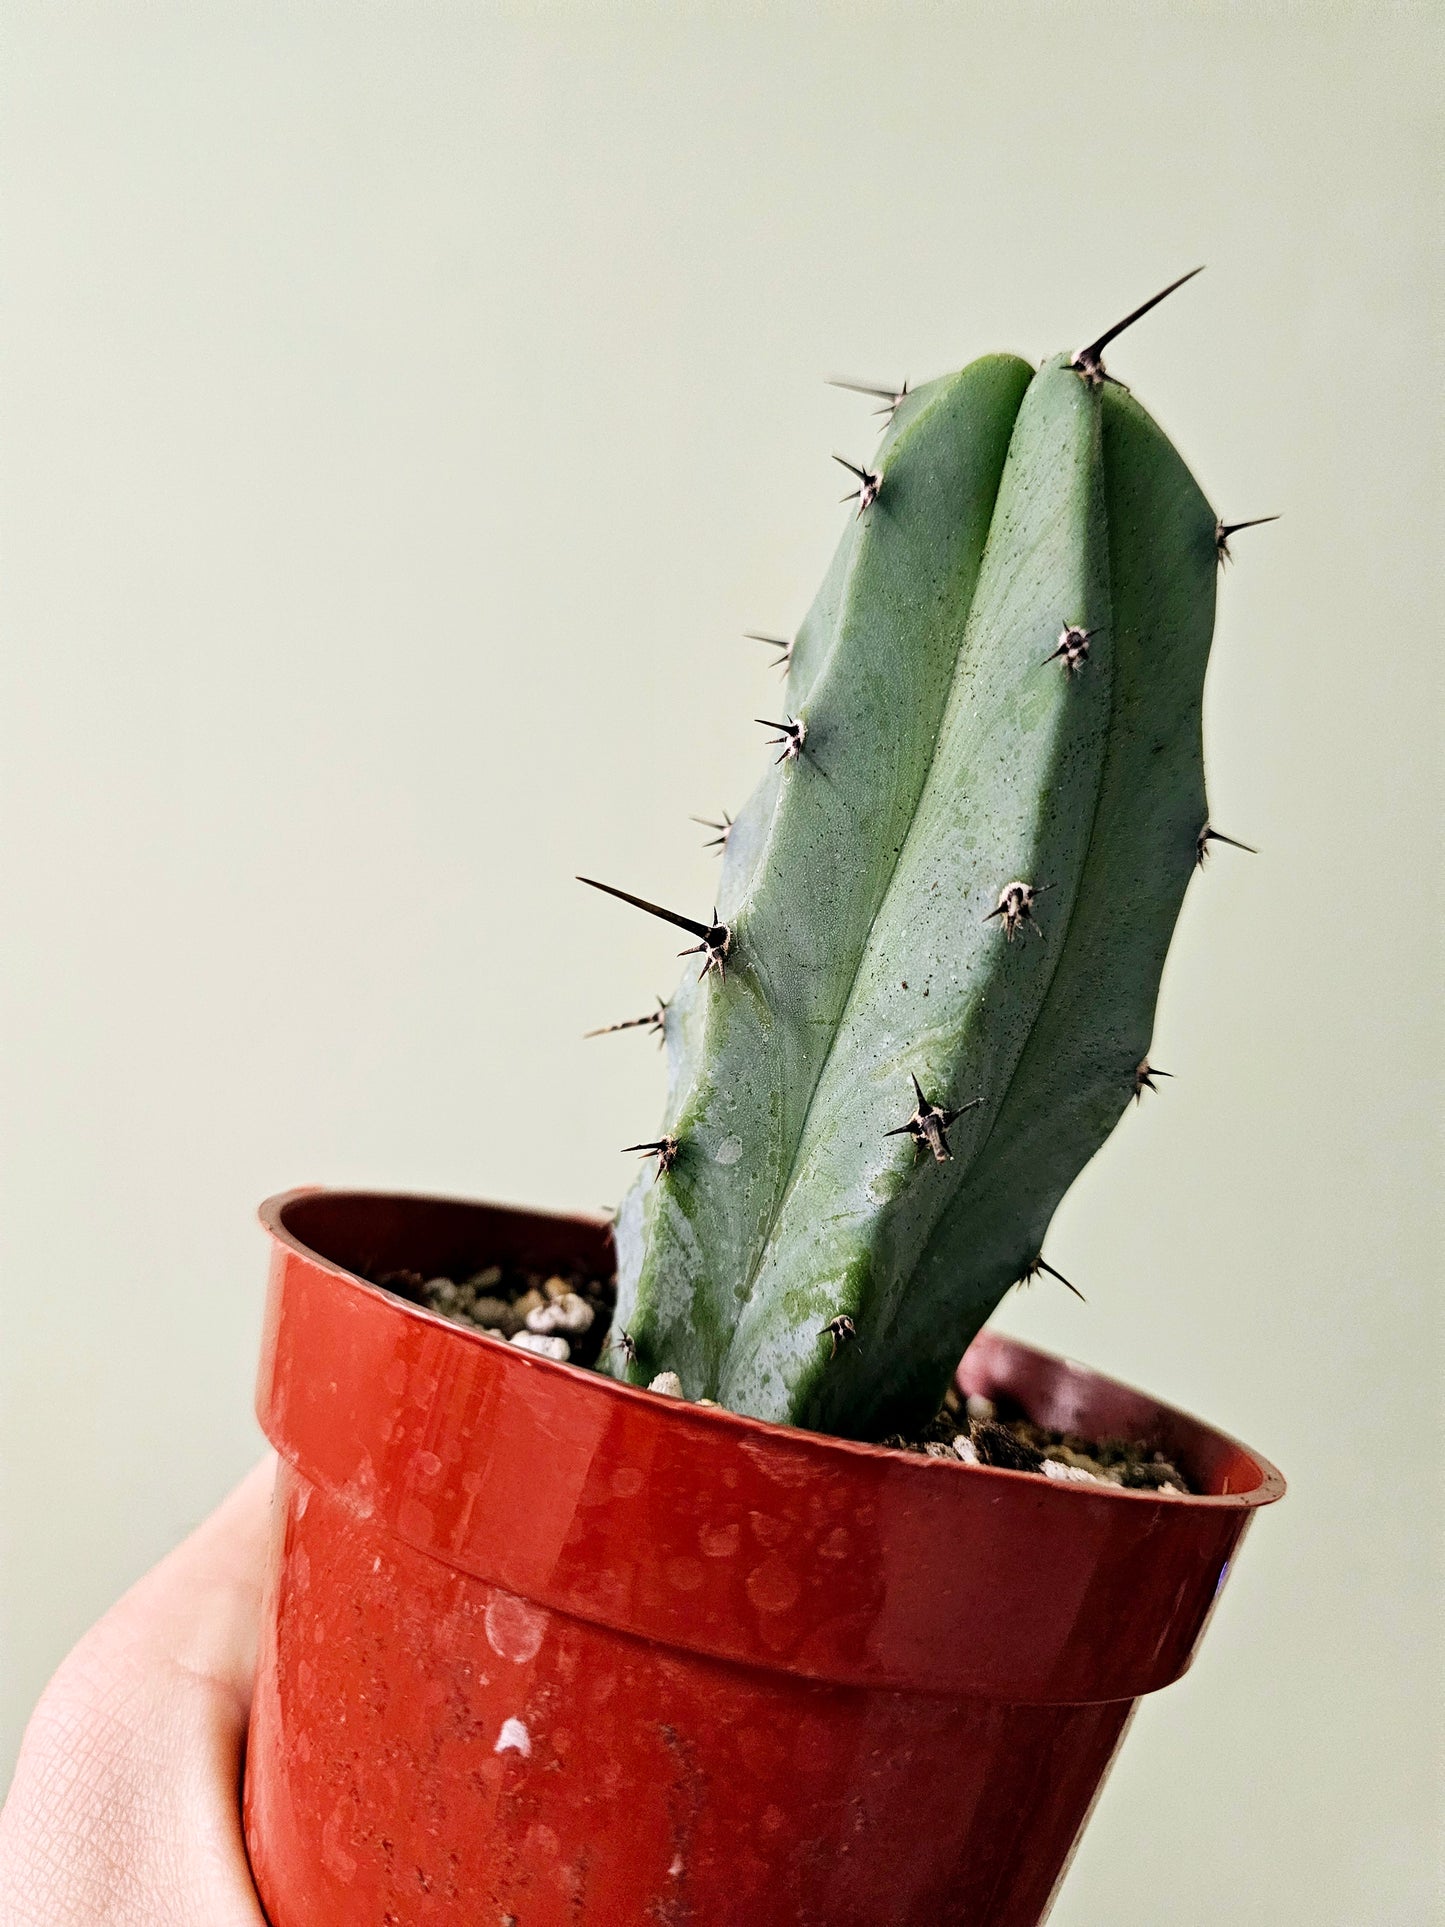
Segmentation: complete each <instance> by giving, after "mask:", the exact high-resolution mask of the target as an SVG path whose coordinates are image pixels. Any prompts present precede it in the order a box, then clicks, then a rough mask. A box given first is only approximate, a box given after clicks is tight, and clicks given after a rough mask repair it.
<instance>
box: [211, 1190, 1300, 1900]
mask: <svg viewBox="0 0 1445 1927" xmlns="http://www.w3.org/2000/svg"><path fill="white" fill-rule="evenodd" d="M262 1215H263V1218H264V1221H265V1223H266V1225H267V1227H268V1229H269V1230H270V1232H271V1235H272V1238H273V1240H274V1252H273V1264H272V1271H271V1286H270V1298H269V1306H268V1317H267V1326H266V1338H265V1347H264V1354H263V1358H262V1363H261V1372H260V1384H259V1394H258V1399H259V1410H260V1415H261V1420H262V1423H263V1424H264V1426H265V1429H266V1431H267V1433H268V1434H269V1435H270V1437H271V1439H272V1441H273V1442H274V1443H275V1445H276V1446H277V1448H278V1450H279V1452H280V1454H281V1461H282V1463H281V1468H280V1472H279V1475H278V1480H277V1492H276V1506H275V1524H274V1539H273V1543H272V1553H271V1563H270V1572H269V1578H268V1588H267V1602H266V1607H265V1619H264V1629H263V1638H262V1650H261V1659H260V1667H259V1672H258V1678H257V1688H256V1696H255V1702H254V1708H253V1712H252V1716H251V1734H250V1744H249V1748H248V1757H247V1769H246V1832H247V1841H248V1845H249V1850H250V1854H251V1860H252V1865H253V1867H254V1870H255V1875H256V1880H257V1883H258V1886H259V1888H260V1893H261V1898H262V1901H263V1903H264V1905H265V1908H266V1910H267V1912H268V1914H269V1916H270V1919H271V1921H272V1923H273V1927H503V1924H504V1923H507V1922H512V1923H514V1924H515V1927H578V1923H582V1924H584V1927H645V1923H649V1922H657V1923H663V1924H664V1927H684V1923H687V1924H689V1927H964V1923H968V1924H969V1927H1032V1924H1033V1923H1035V1922H1037V1921H1040V1920H1042V1918H1043V1917H1044V1915H1045V1913H1046V1912H1047V1910H1048V1907H1049V1903H1050V1900H1051V1897H1052V1896H1053V1894H1054V1892H1055V1891H1056V1888H1057V1886H1058V1883H1059V1880H1060V1878H1061V1876H1062V1873H1063V1870H1064V1868H1065V1866H1066V1865H1067V1863H1068V1859H1069V1856H1070V1853H1071V1851H1072V1849H1073V1847H1074V1844H1075V1842H1076V1840H1077V1839H1078V1836H1079V1833H1080V1831H1081V1829H1082V1827H1083V1824H1084V1821H1085V1819H1086V1818H1087V1815H1088V1813H1089V1809H1090V1806H1091V1804H1092V1802H1093V1800H1094V1798H1095V1796H1096V1794H1097V1793H1098V1790H1099V1787H1100V1785H1101V1783H1102V1781H1103V1778H1104V1775H1105V1773H1106V1772H1107V1770H1108V1767H1109V1763H1110V1761H1111V1759H1112V1758H1113V1755H1114V1752H1115V1750H1116V1748H1117V1747H1118V1744H1119V1741H1120V1739H1121V1737H1122V1736H1123V1733H1124V1729H1125V1728H1126V1726H1127V1725H1128V1722H1129V1717H1130V1713H1131V1711H1132V1709H1133V1706H1134V1703H1135V1701H1136V1700H1137V1699H1138V1697H1139V1696H1140V1694H1142V1693H1149V1692H1153V1691H1154V1690H1155V1689H1156V1688H1157V1687H1160V1686H1165V1685H1167V1684H1168V1683H1169V1682H1170V1681H1171V1680H1173V1679H1176V1678H1177V1677H1178V1676H1179V1675H1180V1674H1181V1673H1182V1672H1183V1671H1184V1669H1185V1667H1186V1666H1187V1665H1188V1664H1189V1661H1190V1658H1191V1656H1192V1654H1193V1652H1194V1649H1195V1646H1196V1644H1197V1642H1198V1640H1199V1637H1200V1634H1201V1633H1202V1631H1203V1629H1204V1625H1205V1622H1206V1621H1207V1619H1208V1617H1209V1613H1210V1609H1211V1607H1212V1605H1213V1603H1214V1600H1215V1598H1216V1597H1217V1595H1218V1592H1219V1588H1220V1585H1221V1583H1222V1581H1223V1578H1224V1576H1225V1574H1226V1572H1227V1571H1228V1569H1229V1564H1230V1561H1231V1559H1232V1557H1233V1554H1234V1551H1235V1548H1236V1547H1237V1546H1238V1544H1239V1541H1240V1538H1241V1536H1242V1535H1243V1533H1244V1530H1245V1527H1246V1526H1247V1525H1248V1523H1249V1520H1250V1518H1251V1517H1252V1516H1253V1513H1254V1511H1255V1509H1256V1507H1258V1506H1260V1505H1264V1504H1267V1503H1269V1502H1270V1501H1271V1500H1273V1499H1276V1498H1278V1497H1279V1496H1280V1494H1281V1493H1282V1491H1283V1490H1284V1486H1283V1481H1282V1480H1281V1479H1280V1477H1279V1475H1278V1473H1277V1472H1275V1470H1274V1469H1273V1467H1271V1466H1270V1465H1268V1464H1267V1463H1266V1462H1265V1461H1264V1460H1263V1459H1261V1458H1259V1457H1258V1455H1257V1454H1255V1453H1252V1452H1247V1451H1246V1450H1244V1448H1243V1447H1241V1446H1239V1445H1237V1444H1235V1443H1234V1442H1233V1441H1232V1440H1230V1439H1227V1438H1224V1437H1222V1436H1221V1435H1220V1434H1219V1433H1218V1432H1214V1431H1211V1430H1210V1429H1209V1428H1208V1427H1207V1426H1204V1425H1201V1424H1200V1423H1198V1421H1196V1420H1194V1419H1191V1418H1188V1417H1186V1416H1185V1415H1184V1414H1182V1413H1180V1412H1176V1411H1172V1410H1171V1409H1170V1408H1169V1407H1167V1406H1163V1405H1159V1404H1156V1403H1155V1402H1154V1401H1153V1400H1152V1399H1148V1398H1145V1397H1144V1396H1142V1395H1141V1394H1140V1393H1137V1392H1132V1391H1129V1390H1127V1389H1125V1388H1124V1387H1123V1386H1120V1385H1116V1384H1113V1383H1111V1382H1110V1381H1109V1380H1107V1379H1104V1378H1099V1377H1097V1376H1096V1375H1095V1374H1094V1373H1092V1372H1088V1371H1085V1370H1084V1369H1082V1368H1081V1367H1079V1366H1077V1365H1073V1364H1069V1363H1065V1362H1064V1361H1062V1360H1059V1359H1055V1358H1050V1357H1047V1356H1045V1355H1043V1354H1041V1353H1038V1352H1035V1351H1031V1350H1029V1349H1028V1348H1027V1347H1025V1346H1022V1345H1018V1344H1014V1343H1013V1342H1011V1341H1009V1340H1007V1339H1003V1338H998V1337H994V1336H988V1335H986V1336H985V1337H983V1338H981V1339H980V1340H978V1341H977V1342H976V1343H975V1344H974V1346H973V1347H972V1349H971V1350H970V1352H969V1354H968V1357H967V1358H966V1359H965V1360H964V1363H963V1366H962V1368H961V1372H960V1382H961V1384H962V1385H963V1387H964V1388H965V1389H966V1390H968V1391H984V1392H989V1393H992V1394H997V1393H1003V1394H1005V1395H1008V1396H1011V1397H1013V1398H1016V1399H1017V1400H1019V1401H1020V1402H1021V1403H1022V1405H1023V1407H1024V1409H1025V1410H1027V1411H1028V1412H1029V1413H1030V1415H1031V1416H1032V1417H1033V1418H1034V1419H1035V1420H1037V1421H1038V1422H1040V1423H1042V1424H1046V1425H1050V1426H1056V1427H1060V1428H1068V1429H1072V1430H1077V1431H1080V1432H1083V1433H1085V1434H1091V1435H1093V1436H1095V1437H1106V1436H1111V1435H1115V1436H1117V1435H1128V1436H1132V1437H1136V1438H1143V1439H1146V1440H1148V1441H1150V1442H1151V1443H1153V1444H1156V1445H1158V1446H1159V1447H1161V1448H1162V1449H1163V1450H1165V1451H1166V1452H1167V1453H1168V1455H1169V1456H1170V1457H1171V1458H1173V1459H1174V1460H1175V1461H1176V1462H1177V1463H1179V1464H1180V1466H1181V1468H1182V1469H1183V1470H1184V1471H1185V1473H1186V1475H1187V1476H1188V1477H1189V1478H1190V1480H1191V1482H1192V1484H1193V1485H1194V1486H1195V1487H1196V1489H1197V1490H1198V1492H1199V1493H1200V1494H1201V1495H1203V1496H1197V1497H1193V1496H1192V1497H1183V1496H1169V1495H1159V1494H1155V1493H1150V1492H1134V1491H1124V1490H1121V1489H1119V1488H1116V1487H1106V1486H1080V1485H1072V1484H1062V1483H1055V1482H1053V1481H1051V1480H1046V1479H1043V1478H1039V1477H1036V1476H1032V1475H1029V1474H1025V1473H1016V1472H1005V1471H998V1470H993V1469H989V1468H985V1467H975V1466H966V1465H962V1464H959V1463H956V1462H943V1461H939V1460H934V1459H928V1458H923V1457H919V1456H913V1455H909V1454H905V1453H901V1452H893V1451H888V1450H885V1449H882V1448H879V1447H873V1446H863V1445H854V1444H850V1443H846V1442H843V1441H840V1440H836V1439H829V1438H823V1437H819V1436H816V1435H814V1434H811V1433H806V1432H799V1431H791V1430H788V1429H786V1428H781V1427H776V1426H769V1425H762V1424H759V1423H757V1422H755V1421H753V1420H749V1419H742V1418H738V1417H736V1416H735V1415H733V1414H732V1413H728V1412H723V1411H719V1410H716V1409H710V1408H707V1407H699V1406H696V1405H689V1404H684V1403H682V1402H681V1401H679V1400H675V1399H668V1398H663V1397H659V1396H657V1395H655V1394H652V1393H649V1392H645V1391H638V1390H633V1389H631V1388H629V1387H627V1386H623V1385H619V1384H617V1383H615V1382H614V1381H612V1380H611V1379H608V1378H605V1377H603V1376H601V1375H599V1374H596V1373H592V1372H587V1371H582V1370H579V1369H576V1368H574V1367H572V1366H569V1365H557V1364H553V1363H552V1362H550V1361H549V1360H546V1359H542V1358H537V1357H534V1356H532V1355H531V1354H529V1353H526V1352H523V1351H521V1350H519V1349H517V1348H516V1347H512V1346H508V1345H505V1344H502V1343H499V1342H498V1341H496V1340H494V1339H490V1338H485V1337H483V1336H482V1335H481V1334H480V1333H474V1332H472V1331H469V1330H466V1329H463V1328H462V1327H459V1326H456V1325H453V1324H449V1323H447V1322H446V1321H445V1320H443V1319H441V1318H438V1317H435V1316H433V1315H432V1314H431V1313H429V1312H426V1311H423V1310H420V1309H418V1308H417V1307H416V1306H414V1305H411V1304H407V1303H405V1302H403V1301H402V1300H400V1299H398V1298H395V1297H393V1296H391V1295H390V1294H388V1293H387V1292H384V1291H381V1290H378V1289H377V1288H376V1287H374V1286H372V1285H369V1284H366V1283H363V1282H362V1280H361V1278H359V1277H358V1276H356V1275H355V1274H356V1273H357V1272H383V1273H384V1272H385V1271H388V1270H392V1269H404V1268H410V1269H414V1270H418V1271H421V1272H422V1273H424V1274H426V1275H435V1274H445V1275H450V1276H457V1277H461V1276H466V1275H469V1274H470V1273H472V1272H475V1271H476V1270H478V1269H480V1268H481V1267H482V1266H483V1265H485V1264H487V1263H490V1262H492V1261H493V1260H496V1259H520V1260H523V1261H524V1262H526V1263H528V1264H531V1265H534V1266H544V1267H545V1266H549V1265H553V1264H556V1265H558V1266H559V1267H579V1268H580V1267H589V1266H591V1267H596V1268H597V1269H598V1270H599V1271H600V1270H602V1269H603V1268H605V1267H606V1266H607V1265H608V1264H609V1262H610V1244H609V1239H608V1232H607V1228H606V1226H605V1225H603V1224H601V1223H599V1222H594V1221H590V1220H587V1219H583V1218H557V1217H545V1216H541V1215H539V1214H536V1213H531V1212H523V1211H514V1210H507V1209H503V1208H500V1207H493V1206H484V1205H475V1204H463V1203H451V1202H445V1201H442V1200H437V1199H426V1198H407V1197H387V1196H374V1195H364V1194H347V1193H335V1192H320V1191H311V1192H293V1193H291V1194H290V1195H288V1196H285V1197H281V1198H275V1199H272V1200H271V1201H270V1203H268V1204H267V1205H266V1206H265V1207H264V1208H263V1214H262Z"/></svg>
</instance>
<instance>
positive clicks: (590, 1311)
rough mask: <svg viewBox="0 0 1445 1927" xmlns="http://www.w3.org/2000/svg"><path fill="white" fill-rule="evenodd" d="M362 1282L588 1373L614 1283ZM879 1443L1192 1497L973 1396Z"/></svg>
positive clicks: (572, 1277) (402, 1274) (1160, 1458)
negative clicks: (912, 1431) (909, 1434)
mask: <svg viewBox="0 0 1445 1927" xmlns="http://www.w3.org/2000/svg"><path fill="white" fill-rule="evenodd" d="M371 1282H372V1283H373V1284H375V1285H379V1286H381V1287H382V1288H383V1289H384V1290H386V1291H391V1292H395V1293H396V1294H397V1296H398V1297H401V1298H405V1299H408V1300H409V1301H410V1302H411V1303H412V1304H414V1305H423V1306H425V1307H426V1309H427V1310H428V1311H433V1312H437V1313H439V1314H440V1315H441V1316H442V1317H443V1318H450V1319H451V1320H452V1321H453V1322H454V1323H456V1324H458V1325H468V1326H470V1327H471V1328H472V1330H474V1331H482V1332H486V1333H487V1334H488V1336H490V1337H493V1338H497V1339H501V1340H503V1341H504V1342H506V1343H508V1344H518V1345H520V1346H522V1347H523V1348H524V1349H528V1350H534V1351H538V1352H542V1353H543V1354H544V1355H545V1356H547V1357H553V1358H557V1359H559V1360H561V1361H564V1362H565V1361H570V1362H571V1363H572V1364H574V1365H585V1366H588V1367H592V1366H595V1365H596V1364H597V1362H598V1360H599V1359H600V1358H601V1356H602V1350H603V1346H604V1345H605V1344H606V1341H607V1331H608V1327H609V1326H610V1324H611V1322H612V1309H613V1305H614V1303H615V1300H616V1281H615V1280H614V1279H611V1278H606V1279H603V1278H589V1277H586V1276H584V1275H583V1274H582V1273H580V1272H572V1271H562V1272H554V1271H532V1270H528V1269H526V1268H525V1267H520V1266H503V1265H488V1266H486V1267H485V1269H484V1270H481V1271H478V1272H475V1273H473V1274H472V1275H471V1276H470V1277H468V1278H424V1277H423V1276H422V1274H421V1273H420V1272H418V1271H391V1272H386V1273H384V1274H381V1275H378V1276H376V1277H373V1279H372V1280H371ZM657 1389H659V1390H661V1389H662V1388H661V1387H658V1388H657ZM879 1443H880V1444H883V1445H889V1446H893V1447H894V1448H895V1449H897V1450H899V1451H903V1452H916V1453H920V1454H922V1455H924V1456H926V1457H928V1458H935V1459H959V1460H962V1461H963V1462H964V1463H965V1464H969V1465H991V1466H996V1467H1001V1468H1003V1469H1004V1470H1005V1471H1010V1472H1030V1473H1033V1474H1035V1475H1038V1474H1042V1475H1043V1477H1045V1478H1049V1479H1058V1480H1062V1481H1065V1482H1068V1483H1073V1484H1080V1485H1085V1484H1090V1485H1093V1484H1103V1485H1120V1486H1125V1487H1128V1488H1130V1489H1131V1490H1134V1491H1154V1492H1188V1491H1190V1490H1191V1489H1192V1488H1191V1487H1190V1485H1189V1482H1188V1480H1187V1479H1186V1478H1185V1477H1184V1474H1183V1473H1182V1472H1181V1471H1180V1470H1179V1468H1178V1466H1176V1465H1174V1464H1173V1463H1172V1462H1171V1461H1170V1460H1169V1459H1167V1458H1166V1457H1165V1456H1164V1454H1163V1453H1161V1452H1157V1451H1155V1450H1153V1449H1152V1448H1151V1447H1150V1446H1148V1445H1147V1444H1144V1443H1143V1442H1141V1441H1139V1440H1137V1439H1085V1438H1080V1437H1078V1436H1077V1435H1076V1434H1074V1433H1072V1432H1051V1431H1049V1430H1047V1429H1046V1428H1045V1427H1043V1426H1039V1425H1035V1424H1034V1423H1033V1422H1032V1421H1031V1420H1030V1419H1029V1418H1028V1417H1027V1415H1026V1414H1025V1413H1024V1412H1022V1411H1011V1410H1008V1409H1006V1408H1003V1407H1000V1406H998V1405H996V1404H995V1403H994V1401H993V1400H992V1399H988V1398H983V1397H980V1396H979V1395H978V1394H974V1395H972V1396H971V1397H970V1398H969V1399H968V1400H967V1402H966V1403H965V1401H964V1400H963V1398H962V1397H961V1395H960V1394H959V1393H958V1392H957V1391H954V1390H950V1392H949V1393H948V1396H947V1398H946V1399H945V1400H944V1404H943V1409H942V1410H941V1411H940V1412H939V1414H938V1416H937V1417H936V1418H934V1419H933V1420H931V1421H930V1422H929V1424H927V1425H926V1426H925V1427H924V1428H923V1430H922V1431H921V1432H920V1433H919V1434H918V1436H917V1437H916V1438H904V1437H903V1436H902V1435H901V1434H899V1433H894V1434H893V1435H892V1436H891V1437H889V1438H885V1439H882V1440H880V1441H879Z"/></svg>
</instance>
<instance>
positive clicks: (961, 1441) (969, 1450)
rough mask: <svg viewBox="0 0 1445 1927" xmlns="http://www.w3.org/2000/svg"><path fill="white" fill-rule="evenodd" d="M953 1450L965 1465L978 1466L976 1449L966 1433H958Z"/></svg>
mask: <svg viewBox="0 0 1445 1927" xmlns="http://www.w3.org/2000/svg"><path fill="white" fill-rule="evenodd" d="M953 1449H954V1452H955V1453H956V1454H957V1456H958V1457H959V1458H961V1459H962V1460H963V1462H964V1464H965V1465H977V1464H978V1462H979V1459H978V1447H977V1446H976V1445H975V1444H974V1442H973V1440H972V1439H971V1438H970V1437H969V1436H968V1434H967V1432H960V1433H959V1435H958V1437H957V1438H956V1439H955V1440H954V1441H953Z"/></svg>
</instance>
